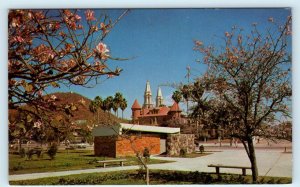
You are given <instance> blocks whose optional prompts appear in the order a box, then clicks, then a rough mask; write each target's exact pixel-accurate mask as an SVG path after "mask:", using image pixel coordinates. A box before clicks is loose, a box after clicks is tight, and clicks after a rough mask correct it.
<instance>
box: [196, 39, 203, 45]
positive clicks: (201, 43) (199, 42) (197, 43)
mask: <svg viewBox="0 0 300 187" xmlns="http://www.w3.org/2000/svg"><path fill="white" fill-rule="evenodd" d="M195 45H197V46H202V45H203V42H202V41H199V40H197V41H195Z"/></svg>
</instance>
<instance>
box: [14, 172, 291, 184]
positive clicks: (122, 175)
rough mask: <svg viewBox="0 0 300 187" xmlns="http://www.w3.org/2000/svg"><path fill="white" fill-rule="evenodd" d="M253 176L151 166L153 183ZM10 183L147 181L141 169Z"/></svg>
mask: <svg viewBox="0 0 300 187" xmlns="http://www.w3.org/2000/svg"><path fill="white" fill-rule="evenodd" d="M291 182H292V179H291V178H284V177H260V178H259V183H260V184H288V183H291ZM250 183H251V176H249V175H248V176H241V175H237V174H221V175H220V176H217V175H216V174H212V173H200V172H184V171H165V170H150V184H250ZM10 184H11V185H71V184H77V185H79V184H90V185H91V184H102V185H104V184H106V185H112V184H114V185H137V184H141V185H144V184H145V180H144V174H143V172H141V170H128V171H115V172H106V173H90V174H79V175H69V176H62V177H49V178H42V179H34V180H23V181H10Z"/></svg>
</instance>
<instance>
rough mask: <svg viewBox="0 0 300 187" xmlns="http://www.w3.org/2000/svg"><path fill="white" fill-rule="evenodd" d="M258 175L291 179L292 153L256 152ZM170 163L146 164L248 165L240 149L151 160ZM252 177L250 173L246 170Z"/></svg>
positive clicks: (20, 177) (205, 169) (169, 167)
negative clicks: (189, 156) (168, 161)
mask: <svg viewBox="0 0 300 187" xmlns="http://www.w3.org/2000/svg"><path fill="white" fill-rule="evenodd" d="M256 156H257V163H258V173H259V175H260V176H278V177H292V165H293V164H292V154H290V153H283V152H282V150H280V149H268V150H260V149H258V150H256ZM155 158H157V159H161V160H173V161H176V162H172V163H165V164H153V165H149V167H150V169H164V170H181V171H200V172H214V171H215V169H214V168H209V167H207V165H208V164H226V165H235V166H250V162H249V159H248V157H247V155H246V153H245V150H243V149H224V150H222V151H221V152H213V154H211V155H207V156H203V157H197V158H170V157H153V159H155ZM138 168H139V166H124V167H111V168H96V169H85V170H73V171H59V172H46V173H33V174H21V175H10V176H9V180H10V181H16V180H25V179H37V178H44V177H55V176H65V175H72V174H81V173H94V172H109V171H121V170H132V169H138ZM221 172H228V173H237V174H241V171H240V170H238V169H223V168H222V169H221ZM247 172H248V173H247V174H251V171H247Z"/></svg>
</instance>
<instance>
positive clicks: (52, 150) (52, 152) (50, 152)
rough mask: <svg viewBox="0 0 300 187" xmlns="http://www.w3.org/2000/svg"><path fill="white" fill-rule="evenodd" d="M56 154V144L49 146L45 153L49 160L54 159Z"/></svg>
mask: <svg viewBox="0 0 300 187" xmlns="http://www.w3.org/2000/svg"><path fill="white" fill-rule="evenodd" d="M56 153H57V144H56V143H53V144H51V145H50V147H49V149H48V151H47V154H48V156H49V157H50V158H51V160H53V159H54V157H55V155H56Z"/></svg>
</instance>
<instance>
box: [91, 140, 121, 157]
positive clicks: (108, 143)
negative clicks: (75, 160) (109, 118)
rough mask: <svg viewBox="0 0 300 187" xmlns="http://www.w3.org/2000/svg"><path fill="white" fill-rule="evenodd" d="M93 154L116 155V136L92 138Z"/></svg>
mask: <svg viewBox="0 0 300 187" xmlns="http://www.w3.org/2000/svg"><path fill="white" fill-rule="evenodd" d="M94 152H95V156H107V157H116V137H113V136H96V137H95V138H94Z"/></svg>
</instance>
